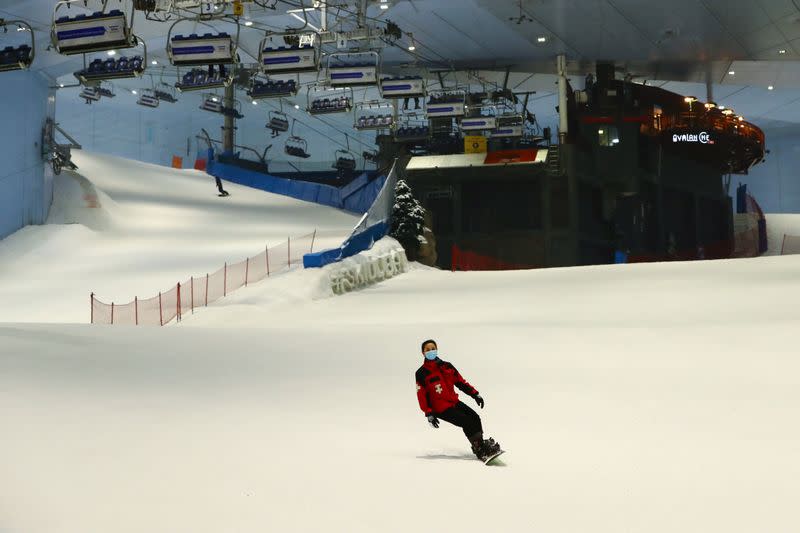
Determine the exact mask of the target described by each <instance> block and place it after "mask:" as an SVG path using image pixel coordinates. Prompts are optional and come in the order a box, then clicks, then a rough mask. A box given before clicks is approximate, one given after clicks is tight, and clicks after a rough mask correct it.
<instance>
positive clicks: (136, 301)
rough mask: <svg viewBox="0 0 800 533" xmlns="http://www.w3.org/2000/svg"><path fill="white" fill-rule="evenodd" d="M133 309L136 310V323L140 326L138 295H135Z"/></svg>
mask: <svg viewBox="0 0 800 533" xmlns="http://www.w3.org/2000/svg"><path fill="white" fill-rule="evenodd" d="M133 310H134V315H133V316H134V317H135V320H136V325H137V326H138V325H139V297H138V296H134V297H133Z"/></svg>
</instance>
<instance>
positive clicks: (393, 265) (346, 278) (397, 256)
mask: <svg viewBox="0 0 800 533" xmlns="http://www.w3.org/2000/svg"><path fill="white" fill-rule="evenodd" d="M363 259H366V261H364V262H362V263H359V264H356V265H347V264H344V263H343V264H341V265H340V266H338V268H336V269H334V270H332V271H331V273H330V283H331V289H332V290H333V293H334V294H344V293H346V292H350V291H353V290H358V289H362V288H364V287H367V286H369V285H373V284H375V283H378V282H380V281H383V280H385V279H390V278H393V277H395V276H397V275H398V274H402V273H404V272H408V259H407V258H406V254H405V251H404V250H403V249H402V248H400V247H398V249H393V250H390V251H388V252H386V253H383V254H381V255H378V256H374V257H363Z"/></svg>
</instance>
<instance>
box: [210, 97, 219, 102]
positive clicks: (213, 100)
mask: <svg viewBox="0 0 800 533" xmlns="http://www.w3.org/2000/svg"><path fill="white" fill-rule="evenodd" d="M211 101H212V102H219V98H217V97H216V96H212V97H211Z"/></svg>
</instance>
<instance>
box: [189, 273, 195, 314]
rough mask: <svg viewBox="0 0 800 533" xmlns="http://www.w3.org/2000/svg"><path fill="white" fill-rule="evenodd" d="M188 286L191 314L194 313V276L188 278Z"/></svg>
mask: <svg viewBox="0 0 800 533" xmlns="http://www.w3.org/2000/svg"><path fill="white" fill-rule="evenodd" d="M189 288H190V289H191V290H192V296H191V298H192V314H194V276H192V277H191V278H189Z"/></svg>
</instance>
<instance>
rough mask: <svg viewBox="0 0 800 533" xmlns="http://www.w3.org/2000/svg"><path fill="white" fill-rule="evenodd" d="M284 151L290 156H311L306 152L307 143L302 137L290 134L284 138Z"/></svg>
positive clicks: (305, 157)
mask: <svg viewBox="0 0 800 533" xmlns="http://www.w3.org/2000/svg"><path fill="white" fill-rule="evenodd" d="M283 150H284V152H286V155H290V156H292V157H300V158H302V159H308V158H309V157H311V154H309V153H308V151H307V150H308V143H307V142H306V140H305V139H303V138H302V137H296V136H291V137H289V138H288V139H286V144H285V145H284V147H283Z"/></svg>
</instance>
